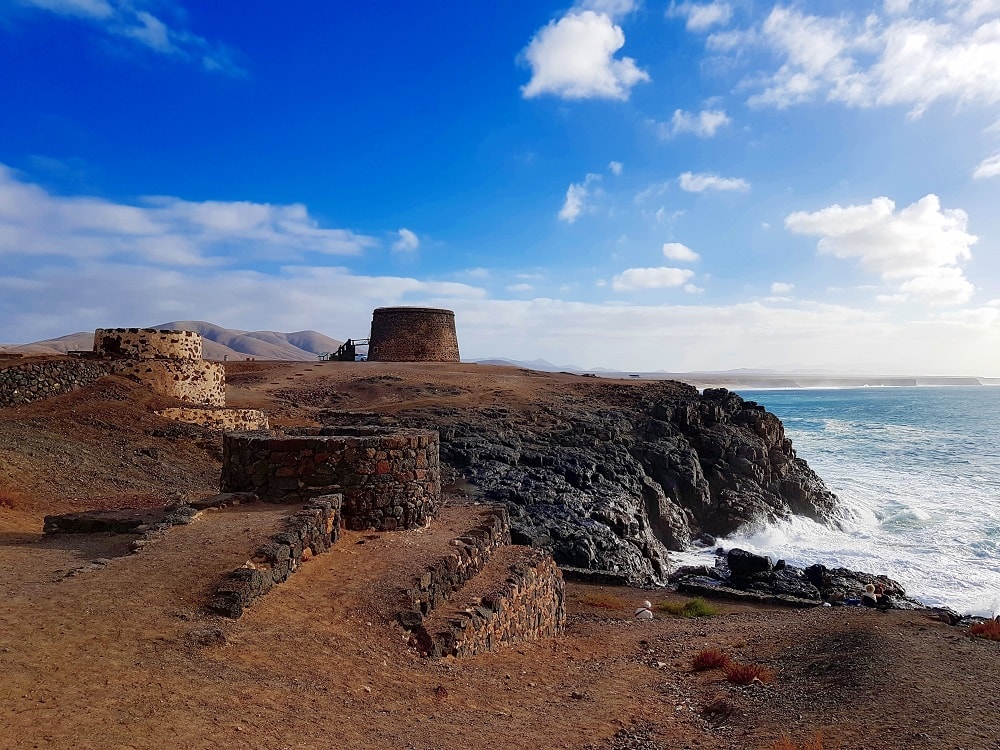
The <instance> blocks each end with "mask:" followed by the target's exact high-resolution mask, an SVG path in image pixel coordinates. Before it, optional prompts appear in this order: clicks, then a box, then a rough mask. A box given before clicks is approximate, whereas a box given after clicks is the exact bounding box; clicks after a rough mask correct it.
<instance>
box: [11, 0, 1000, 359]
mask: <svg viewBox="0 0 1000 750" xmlns="http://www.w3.org/2000/svg"><path fill="white" fill-rule="evenodd" d="M852 5H853V7H852ZM998 197H1000V0H972V1H970V2H958V1H957V0H926V1H922V0H911V1H909V2H907V0H886V2H883V3H866V4H849V3H839V2H838V3H833V2H799V3H787V4H772V3H759V2H749V1H741V0H729V1H727V2H669V1H668V2H663V1H662V0H660V1H656V2H654V1H653V0H644V1H642V2H638V1H636V0H580V2H578V3H577V4H576V5H567V4H559V3H545V2H517V1H516V0H515V1H513V2H509V3H502V4H493V5H492V6H482V5H481V4H470V3H466V2H463V3H458V2H445V1H442V2H435V3H398V4H390V3H329V2H307V1H305V0H303V2H298V3H294V4H290V5H288V6H287V7H277V6H275V5H273V4H263V3H235V2H224V1H222V0H220V2H217V3H211V4H208V3H198V4H195V3H193V2H189V1H187V2H179V1H178V0H148V1H147V0H0V341H2V342H6V343H19V342H27V341H32V340H38V339H42V338H48V337H51V336H58V335H62V334H65V333H70V332H74V331H79V330H89V329H93V328H97V327H110V326H131V325H151V324H155V323H159V322H163V321H166V320H173V319H200V320H209V321H211V322H214V323H218V324H220V325H224V326H227V327H231V328H240V329H245V330H257V329H270V330H282V331H293V330H301V329H315V330H319V331H322V332H323V333H326V334H328V335H331V336H334V337H336V338H346V337H348V336H353V337H359V336H364V335H366V334H367V330H368V326H369V323H370V319H371V310H372V309H373V308H375V307H379V306H385V305H411V304H412V305H432V306H441V307H448V308H451V309H454V310H455V311H456V314H457V322H458V329H459V337H460V343H461V346H462V353H463V356H465V357H468V358H477V357H486V356H508V357H515V358H520V359H532V358H535V357H544V358H545V359H548V360H550V361H554V362H557V363H565V364H570V363H571V364H576V365H579V366H584V367H594V366H605V367H618V368H620V369H628V370H660V369H662V370H670V371H689V370H698V369H727V368H738V367H752V368H768V367H769V368H779V369H783V368H800V367H801V368H821V369H832V370H841V371H858V370H865V371H871V372H876V373H884V374H891V373H914V374H920V373H928V374H959V373H960V374H979V375H994V376H1000V255H998V252H997V250H998V247H1000V211H998V206H1000V202H998Z"/></svg>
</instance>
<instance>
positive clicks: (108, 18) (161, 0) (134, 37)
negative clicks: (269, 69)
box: [21, 0, 244, 75]
mask: <svg viewBox="0 0 1000 750" xmlns="http://www.w3.org/2000/svg"><path fill="white" fill-rule="evenodd" d="M21 4H22V5H25V6H28V7H31V8H35V9H37V10H41V11H48V12H50V13H55V14H56V15H59V16H62V17H64V18H66V19H69V20H76V21H82V22H85V23H89V24H91V25H93V26H96V27H97V28H99V29H100V30H101V31H102V32H103V33H104V34H107V35H108V36H111V37H117V38H120V39H128V40H131V41H132V42H134V43H136V44H138V45H139V46H140V47H143V48H145V49H148V50H151V51H153V52H155V53H157V54H160V55H166V56H170V57H173V58H175V59H179V60H184V61H186V62H192V63H195V64H199V65H201V66H202V67H203V68H204V69H205V70H209V71H214V72H222V73H227V74H229V75H243V74H244V71H243V70H242V69H241V68H240V67H239V65H238V64H237V63H236V62H235V60H234V57H235V55H234V53H233V51H232V50H231V49H229V48H228V47H226V46H225V45H223V44H219V43H217V42H211V41H209V40H207V39H205V38H204V37H201V36H198V35H197V34H195V33H193V32H191V31H189V30H188V29H185V28H183V20H184V12H183V10H181V9H180V8H179V6H177V5H176V4H175V3H174V2H172V0H158V1H157V2H155V3H154V2H150V1H149V0H135V1H134V2H125V1H124V0H115V2H108V1H107V0H21ZM147 6H148V7H147ZM148 8H151V9H154V10H156V11H157V13H158V14H159V15H154V14H153V13H152V12H150V10H149V9H148ZM164 15H167V16H170V17H172V19H174V20H176V23H171V22H168V21H165V20H164Z"/></svg>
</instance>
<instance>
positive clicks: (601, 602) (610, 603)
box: [579, 594, 625, 609]
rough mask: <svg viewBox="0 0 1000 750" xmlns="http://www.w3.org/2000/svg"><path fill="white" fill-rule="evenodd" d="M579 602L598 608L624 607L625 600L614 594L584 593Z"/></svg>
mask: <svg viewBox="0 0 1000 750" xmlns="http://www.w3.org/2000/svg"><path fill="white" fill-rule="evenodd" d="M579 602H580V604H586V605H587V606H589V607H597V608H598V609H625V601H624V600H623V599H622V598H621V597H618V596H615V595H614V594H584V595H583V596H581V597H580V599H579Z"/></svg>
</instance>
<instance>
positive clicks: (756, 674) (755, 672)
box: [722, 661, 774, 685]
mask: <svg viewBox="0 0 1000 750" xmlns="http://www.w3.org/2000/svg"><path fill="white" fill-rule="evenodd" d="M722 672H723V674H724V675H725V676H726V680H728V681H729V682H731V683H733V684H734V685H749V684H750V683H751V682H754V681H755V680H758V681H760V682H764V683H767V682H770V681H771V680H773V679H774V671H773V670H771V669H768V668H767V667H765V666H763V665H761V664H740V663H738V662H734V661H731V662H729V663H728V664H727V665H726V666H724V667H723V668H722Z"/></svg>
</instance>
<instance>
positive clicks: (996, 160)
mask: <svg viewBox="0 0 1000 750" xmlns="http://www.w3.org/2000/svg"><path fill="white" fill-rule="evenodd" d="M998 175H1000V153H997V154H993V155H992V156H988V157H987V158H985V159H983V160H982V161H981V162H979V164H978V165H977V166H976V169H975V171H973V173H972V176H973V178H975V179H977V180H982V179H986V178H987V177H996V176H998Z"/></svg>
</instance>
